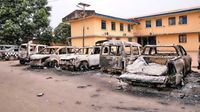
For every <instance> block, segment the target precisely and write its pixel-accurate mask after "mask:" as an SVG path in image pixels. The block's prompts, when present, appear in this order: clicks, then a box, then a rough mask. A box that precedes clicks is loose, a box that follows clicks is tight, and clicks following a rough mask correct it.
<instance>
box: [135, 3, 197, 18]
mask: <svg viewBox="0 0 200 112" xmlns="http://www.w3.org/2000/svg"><path fill="white" fill-rule="evenodd" d="M194 11H200V6H197V7H190V8H185V9H178V10H171V11H167V12H161V13H157V14H151V15H147V16H141V17H136V18H135V19H143V18H151V17H155V16H164V15H170V14H177V13H185V12H194Z"/></svg>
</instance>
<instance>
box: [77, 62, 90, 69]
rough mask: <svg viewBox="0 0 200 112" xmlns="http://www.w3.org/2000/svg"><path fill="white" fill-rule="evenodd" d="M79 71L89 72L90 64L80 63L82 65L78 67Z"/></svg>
mask: <svg viewBox="0 0 200 112" xmlns="http://www.w3.org/2000/svg"><path fill="white" fill-rule="evenodd" d="M78 69H79V70H80V71H87V70H89V64H88V62H87V61H82V62H81V63H80V65H79V66H78Z"/></svg>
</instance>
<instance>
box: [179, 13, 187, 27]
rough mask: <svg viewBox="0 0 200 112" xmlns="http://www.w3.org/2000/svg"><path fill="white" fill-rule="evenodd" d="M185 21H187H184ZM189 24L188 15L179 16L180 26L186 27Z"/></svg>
mask: <svg viewBox="0 0 200 112" xmlns="http://www.w3.org/2000/svg"><path fill="white" fill-rule="evenodd" d="M184 17H185V18H184ZM184 19H185V20H184ZM187 23H188V18H187V15H183V16H179V24H180V25H184V24H187Z"/></svg>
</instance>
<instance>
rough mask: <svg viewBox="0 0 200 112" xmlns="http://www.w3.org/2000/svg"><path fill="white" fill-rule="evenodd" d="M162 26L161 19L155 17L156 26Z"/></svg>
mask: <svg viewBox="0 0 200 112" xmlns="http://www.w3.org/2000/svg"><path fill="white" fill-rule="evenodd" d="M160 26H162V19H157V20H156V27H160Z"/></svg>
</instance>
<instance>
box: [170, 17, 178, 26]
mask: <svg viewBox="0 0 200 112" xmlns="http://www.w3.org/2000/svg"><path fill="white" fill-rule="evenodd" d="M170 20H171V21H170ZM173 20H174V21H173ZM168 25H169V26H174V25H176V17H169V18H168Z"/></svg>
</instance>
